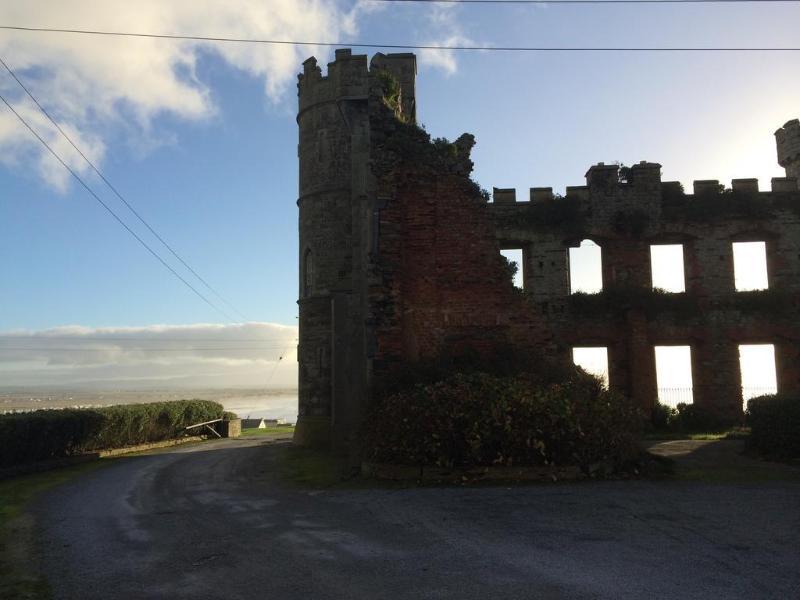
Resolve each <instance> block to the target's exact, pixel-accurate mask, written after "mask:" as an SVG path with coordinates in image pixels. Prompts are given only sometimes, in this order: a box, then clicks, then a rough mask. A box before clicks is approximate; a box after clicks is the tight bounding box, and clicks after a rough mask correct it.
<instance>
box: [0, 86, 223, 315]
mask: <svg viewBox="0 0 800 600" xmlns="http://www.w3.org/2000/svg"><path fill="white" fill-rule="evenodd" d="M0 100H2V101H3V104H5V105H6V106H7V107H8V109H9V110H10V111H11V112H12V113H14V115H15V116H16V117H17V119H19V121H20V122H21V123H22V124H23V125H25V127H26V128H27V129H28V131H30V132H31V133H32V134H33V135H34V137H36V139H37V140H39V142H41V144H42V145H43V146H44V147H45V148H47V150H48V151H49V152H50V154H52V155H53V157H54V158H55V159H56V160H57V161H58V162H59V163H61V166H63V167H64V168H65V169H66V170H67V171H69V173H70V175H72V176H73V177H74V178H75V179H76V180H77V181H78V183H80V184H81V185H82V186H83V187H84V189H85V190H86V191H87V192H89V194H90V195H91V196H92V197H93V198H94V199H95V200H97V201H98V202H99V203H100V205H101V206H102V207H103V208H105V209H106V211H108V213H109V214H110V215H111V216H112V217H114V219H116V220H117V222H118V223H119V224H120V225H122V226H123V227H124V228H125V229H126V230H127V231H128V233H130V234H131V235H132V236H133V237H134V238H136V241H138V242H139V243H140V244H141V245H142V246H144V248H145V249H146V250H147V251H148V252H149V253H150V254H152V255H153V256H154V257H155V258H156V259H157V260H158V261H159V262H160V263H161V264H162V265H164V267H166V268H167V269H168V270H169V271H170V273H172V274H173V275H174V276H175V277H177V278H178V279H180V280H181V281H182V282H183V284H184V285H185V286H186V287H188V288H189V289H190V290H192V291H193V292H194V293H195V294H196V295H197V296H198V297H199V298H200V299H201V300H203V302H205V303H206V304H208V305H209V306H210V307H211V308H213V309H214V310H216V311H217V312H219V313H220V314H222V315H223V316H224V317H225V318H226V319H228V320H229V321H233V319H232V318H231V316H230V315H229V314H228V313H226V312H225V311H224V310H222V309H221V308H220V307H218V306H217V305H215V304H213V303H212V302H211V301H210V300H209V299H208V298H206V297H205V296H204V295H203V294H201V293H200V292H199V291H197V289H196V288H195V287H194V286H193V285H192V284H191V283H189V282H188V281H186V280H185V279H184V278H183V277H181V275H180V274H179V273H178V272H177V271H176V270H175V269H173V268H172V267H171V266H170V265H169V264H168V263H167V262H166V261H165V260H164V259H163V258H161V256H160V255H159V254H158V253H157V252H156V251H155V250H153V249H152V248H151V247H150V246H149V245H148V244H147V242H145V241H144V240H143V239H142V238H141V237H139V236H138V235H137V234H136V232H135V231H134V230H133V229H131V228H130V227H129V226H128V225H127V223H125V221H123V220H122V219H121V218H120V217H119V215H117V213H115V212H114V210H113V209H112V208H111V207H110V206H109V205H108V204H106V203H105V202H103V200H102V199H101V198H100V196H98V195H97V194H96V193H95V191H94V190H93V189H92V188H90V187H89V186H88V184H87V183H86V182H85V181H84V180H83V179H82V178H81V177H80V175H78V174H77V173H76V172H75V171H74V170H73V169H72V168H71V167H70V166H69V165H68V164H67V163H66V162H64V160H63V159H62V158H61V157H60V156H59V155H58V153H57V152H56V151H55V150H53V148H51V147H50V144H48V143H47V142H46V141H45V140H44V138H42V136H40V135H39V134H38V133H37V132H36V130H35V129H34V128H33V127H31V125H30V124H29V123H28V122H27V121H26V120H25V119H24V117H23V116H22V115H20V114H19V113H18V112H17V111H16V110H15V109H14V107H13V106H11V104H10V103H9V102H8V100H6V99H5V97H3V96H2V95H0Z"/></svg>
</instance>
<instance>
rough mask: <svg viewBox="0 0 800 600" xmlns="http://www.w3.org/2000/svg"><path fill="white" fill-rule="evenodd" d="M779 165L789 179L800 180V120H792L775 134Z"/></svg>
mask: <svg viewBox="0 0 800 600" xmlns="http://www.w3.org/2000/svg"><path fill="white" fill-rule="evenodd" d="M775 143H776V145H777V148H778V164H779V165H780V166H782V167H783V168H784V169H786V176H787V177H797V178H800V120H799V119H792V120H791V121H787V122H786V124H785V125H784V126H783V127H781V128H780V129H778V131H776V132H775Z"/></svg>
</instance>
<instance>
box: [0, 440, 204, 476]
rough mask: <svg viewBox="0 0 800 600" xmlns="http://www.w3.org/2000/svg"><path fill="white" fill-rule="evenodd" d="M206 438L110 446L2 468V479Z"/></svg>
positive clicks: (0, 473)
mask: <svg viewBox="0 0 800 600" xmlns="http://www.w3.org/2000/svg"><path fill="white" fill-rule="evenodd" d="M205 439H206V438H205V437H204V436H199V435H197V436H189V437H185V438H179V439H176V440H164V441H162V442H153V443H150V444H139V445H138V446H125V447H124V448H109V449H107V450H100V451H98V452H89V453H87V454H78V455H77V456H66V457H64V458H56V459H53V460H45V461H40V462H35V463H30V464H25V465H17V466H15V467H7V468H5V469H0V481H2V480H3V479H10V478H12V477H19V476H20V475H31V474H33V473H42V472H44V471H52V470H53V469H61V468H63V467H71V466H73V465H79V464H81V463H85V462H91V461H93V460H98V459H101V458H110V457H114V456H122V455H125V454H132V453H134V452H145V451H147V450H157V449H158V448H169V447H171V446H180V445H182V444H187V443H190V442H201V441H203V440H205Z"/></svg>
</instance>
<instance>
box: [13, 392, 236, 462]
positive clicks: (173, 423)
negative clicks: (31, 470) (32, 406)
mask: <svg viewBox="0 0 800 600" xmlns="http://www.w3.org/2000/svg"><path fill="white" fill-rule="evenodd" d="M222 414H223V409H222V405H221V404H218V403H217V402H209V401H207V400H179V401H177V402H154V403H151V404H124V405H119V406H108V407H104V408H89V409H65V410H37V411H34V412H27V413H14V414H7V415H0V467H7V466H12V465H17V464H23V463H28V462H33V461H37V460H47V459H51V458H62V457H65V456H71V455H75V454H81V453H84V452H92V451H96V450H105V449H108V448H121V447H124V446H134V445H136V444H144V443H148V442H158V441H162V440H168V439H173V438H177V437H180V436H181V435H183V434H184V430H185V427H186V426H187V425H193V424H195V423H200V422H203V421H211V420H213V419H219V418H220V417H222Z"/></svg>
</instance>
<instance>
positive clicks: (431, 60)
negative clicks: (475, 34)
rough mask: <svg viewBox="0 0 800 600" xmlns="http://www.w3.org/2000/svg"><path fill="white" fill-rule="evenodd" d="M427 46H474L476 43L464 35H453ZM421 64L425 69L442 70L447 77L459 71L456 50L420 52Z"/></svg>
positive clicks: (427, 50) (430, 42)
mask: <svg viewBox="0 0 800 600" xmlns="http://www.w3.org/2000/svg"><path fill="white" fill-rule="evenodd" d="M423 45H425V46H474V45H475V43H474V42H473V41H472V40H471V39H469V38H466V37H464V36H462V35H451V36H449V37H446V38H444V39H438V40H431V41H428V42H425V43H424V44H423ZM419 64H420V66H422V67H423V68H425V67H427V68H430V69H441V70H442V71H444V72H445V73H446V74H447V75H453V74H455V73H456V72H457V71H458V61H457V60H456V51H455V50H430V49H426V50H420V51H419Z"/></svg>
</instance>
